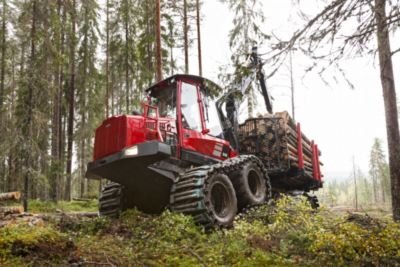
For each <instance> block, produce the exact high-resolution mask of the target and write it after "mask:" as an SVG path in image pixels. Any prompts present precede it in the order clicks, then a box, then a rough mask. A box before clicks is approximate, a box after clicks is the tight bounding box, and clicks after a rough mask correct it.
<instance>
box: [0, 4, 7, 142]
mask: <svg viewBox="0 0 400 267" xmlns="http://www.w3.org/2000/svg"><path fill="white" fill-rule="evenodd" d="M2 19H3V23H2V27H1V28H2V38H1V78H0V125H3V112H2V111H3V104H4V80H5V72H6V30H7V29H6V0H3V14H2ZM0 140H1V139H0Z"/></svg>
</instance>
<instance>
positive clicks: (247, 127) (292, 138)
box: [239, 111, 319, 176]
mask: <svg viewBox="0 0 400 267" xmlns="http://www.w3.org/2000/svg"><path fill="white" fill-rule="evenodd" d="M298 130H299V129H298V128H297V125H296V124H295V122H294V121H293V119H292V118H291V117H290V116H289V114H288V113H287V112H286V111H284V112H278V113H275V114H267V115H264V116H262V117H259V118H252V119H248V120H246V121H245V122H244V123H243V124H241V125H240V126H239V143H240V150H241V152H242V153H245V154H255V155H257V156H258V157H259V158H260V159H261V160H262V161H263V162H264V165H265V166H266V167H267V169H269V170H275V171H279V170H281V171H284V170H288V169H290V168H298V167H299V159H298V134H297V133H298ZM301 135H302V136H301V141H302V146H303V159H304V170H305V171H306V172H307V173H308V174H309V175H310V176H312V175H313V160H312V159H313V156H312V155H313V153H312V151H313V144H312V143H311V142H310V140H309V139H308V138H307V137H306V136H305V135H304V134H301ZM318 153H319V151H318Z"/></svg>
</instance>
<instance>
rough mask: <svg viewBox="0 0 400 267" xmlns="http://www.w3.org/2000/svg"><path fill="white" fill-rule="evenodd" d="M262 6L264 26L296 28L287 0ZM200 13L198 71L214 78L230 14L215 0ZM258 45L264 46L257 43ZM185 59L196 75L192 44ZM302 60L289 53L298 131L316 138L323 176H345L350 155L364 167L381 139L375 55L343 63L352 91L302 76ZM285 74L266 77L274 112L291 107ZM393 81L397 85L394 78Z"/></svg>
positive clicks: (224, 59) (223, 57)
mask: <svg viewBox="0 0 400 267" xmlns="http://www.w3.org/2000/svg"><path fill="white" fill-rule="evenodd" d="M304 2H306V1H303V3H304ZM312 2H313V1H307V3H310V6H304V5H303V6H302V7H303V8H307V9H308V10H313V9H316V8H318V7H317V6H315V5H312ZM263 9H264V11H265V15H266V17H267V20H266V22H265V25H264V26H265V27H266V29H268V30H271V29H272V30H273V31H274V32H275V33H279V34H281V36H285V35H286V36H289V33H290V32H291V31H292V30H294V29H296V25H295V24H296V23H297V26H298V22H296V19H295V18H293V17H294V16H291V14H294V13H293V12H291V11H293V8H292V7H291V0H280V1H263ZM202 15H203V17H204V19H203V22H202V46H203V76H205V77H206V78H209V79H211V80H214V81H216V82H218V78H217V75H218V68H219V66H221V65H227V64H229V63H230V62H229V57H230V54H231V53H230V51H229V47H228V32H229V30H230V29H231V28H232V14H231V13H230V12H229V11H228V9H227V7H226V6H225V5H223V4H221V3H219V1H215V0H204V5H203V9H202ZM268 27H269V28H268ZM393 47H395V46H394V45H393ZM259 50H260V51H263V50H267V49H266V47H265V49H264V48H263V47H260V48H259ZM394 59H395V62H394V64H395V73H399V70H398V65H399V64H396V63H399V62H400V57H399V56H397V57H395V58H394ZM190 63H191V64H190V65H191V66H190V73H192V74H197V73H198V71H197V59H196V49H195V47H194V48H193V49H192V51H191V62H190ZM304 63H305V62H303V60H302V58H301V56H299V55H296V54H294V58H293V64H294V81H295V90H296V93H295V98H296V99H295V106H296V120H297V121H298V122H301V123H302V126H303V131H304V132H305V133H306V135H307V136H309V137H310V138H312V139H314V140H316V142H317V143H318V145H319V147H320V149H321V150H322V155H323V156H322V161H323V162H324V164H325V166H324V168H323V171H324V172H325V174H326V176H327V177H328V178H331V177H332V178H333V177H337V176H341V178H347V177H348V176H349V174H350V172H351V170H352V165H353V163H352V158H353V156H354V158H355V162H356V164H357V165H358V166H359V167H360V168H361V169H362V170H363V171H364V172H367V171H368V160H369V152H370V148H371V146H372V143H373V139H374V138H375V137H378V138H380V139H382V140H385V138H386V130H385V123H384V122H385V117H384V109H383V98H382V89H381V86H380V80H379V72H378V71H377V69H376V66H374V65H376V64H377V60H376V59H373V58H365V59H354V60H347V62H345V64H344V65H345V66H346V67H345V71H346V73H347V75H348V77H349V78H350V79H351V81H352V82H353V84H354V85H355V89H354V90H351V89H350V88H349V87H348V86H347V84H346V83H345V82H339V83H337V84H335V83H331V84H330V86H327V85H326V84H324V83H323V82H322V81H321V79H319V77H318V76H317V75H313V74H310V75H308V76H306V77H305V78H304V79H302V77H303V75H304V73H303V68H304ZM288 73H289V72H288V71H287V68H286V69H285V68H284V69H283V70H282V71H281V73H280V74H278V75H277V76H276V77H274V78H272V79H270V80H268V81H267V83H268V87H269V90H270V92H271V94H272V96H273V97H274V99H275V100H274V111H282V110H288V111H289V112H291V104H290V89H289V88H290V87H289V85H290V82H289V76H288ZM397 85H398V86H400V81H399V79H397ZM222 86H223V85H222ZM260 104H262V102H260ZM385 149H386V142H385ZM386 150H387V149H386ZM339 178H340V177H339Z"/></svg>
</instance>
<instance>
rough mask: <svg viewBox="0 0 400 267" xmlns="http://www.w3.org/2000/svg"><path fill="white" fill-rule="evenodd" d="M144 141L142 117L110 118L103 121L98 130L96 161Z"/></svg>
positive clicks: (95, 147) (95, 148)
mask: <svg viewBox="0 0 400 267" xmlns="http://www.w3.org/2000/svg"><path fill="white" fill-rule="evenodd" d="M144 141H145V132H144V118H143V117H142V116H129V115H122V116H113V117H110V118H108V119H106V120H105V121H103V123H102V125H101V126H100V127H98V128H97V130H96V136H95V143H94V160H97V159H100V158H102V157H105V156H108V155H111V154H113V153H116V152H118V151H121V150H122V149H123V148H125V147H129V146H132V145H134V144H137V143H141V142H144Z"/></svg>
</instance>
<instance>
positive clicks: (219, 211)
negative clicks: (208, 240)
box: [170, 166, 237, 229]
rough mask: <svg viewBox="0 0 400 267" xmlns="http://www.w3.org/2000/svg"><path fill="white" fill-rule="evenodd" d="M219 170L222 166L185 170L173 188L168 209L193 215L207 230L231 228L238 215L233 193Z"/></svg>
mask: <svg viewBox="0 0 400 267" xmlns="http://www.w3.org/2000/svg"><path fill="white" fill-rule="evenodd" d="M217 168H220V170H221V171H219V170H216V169H217ZM222 170H223V168H222V167H221V166H218V167H216V168H215V169H213V168H211V166H202V167H197V168H193V169H190V170H188V171H187V172H186V173H185V174H183V175H182V176H181V177H180V178H179V180H178V181H177V182H176V183H175V184H174V185H173V187H172V190H171V198H170V207H171V210H172V211H175V212H180V213H183V214H187V215H191V216H193V218H194V220H195V222H196V223H198V224H201V225H203V226H204V227H205V228H206V229H210V228H212V227H214V226H220V227H230V226H232V224H233V220H234V218H235V215H236V213H237V200H236V194H235V189H234V187H233V185H232V183H231V181H230V180H229V178H228V176H227V175H226V174H224V172H222Z"/></svg>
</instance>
